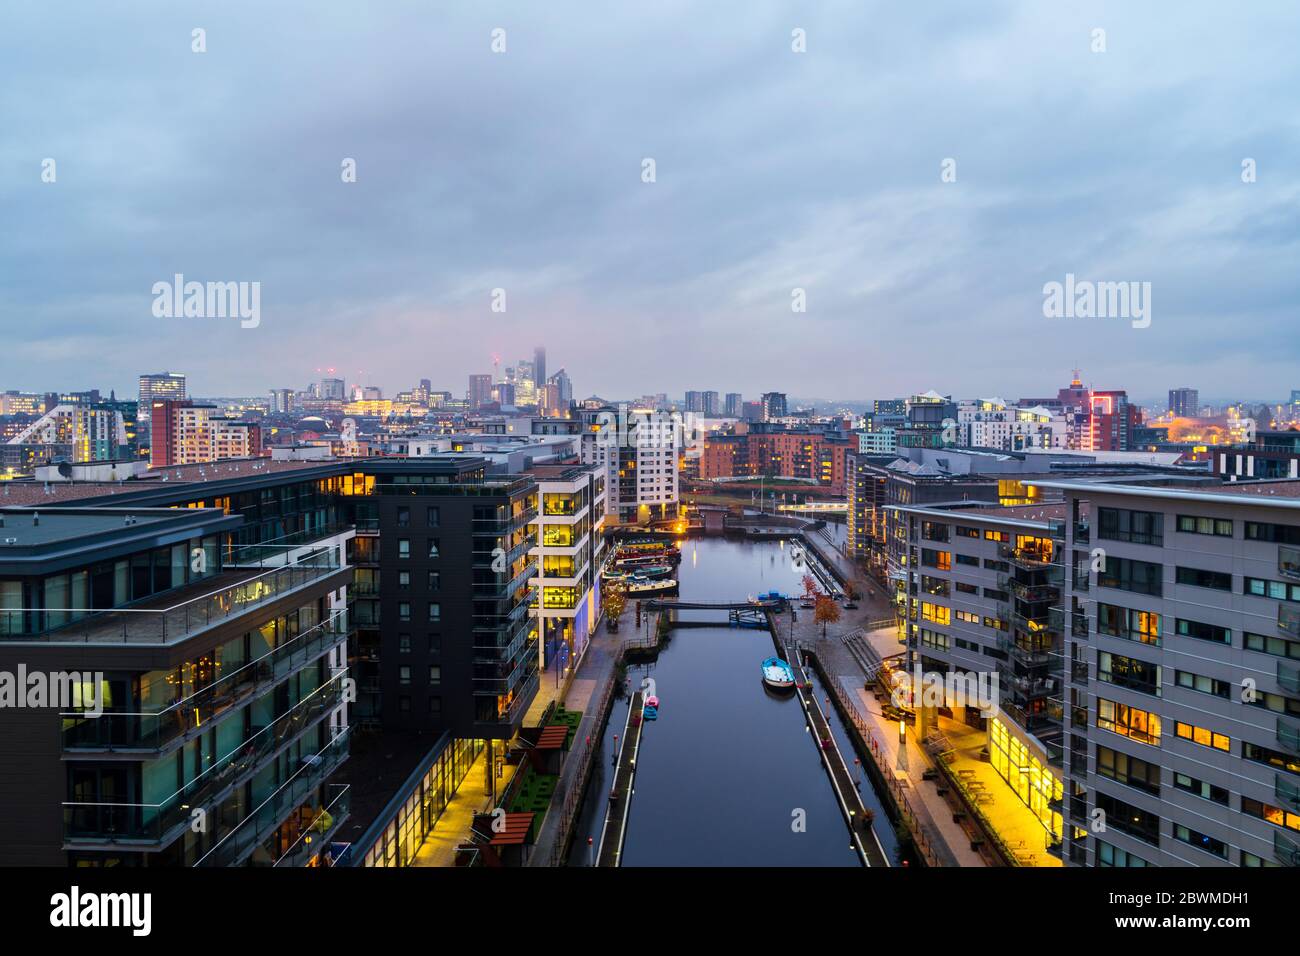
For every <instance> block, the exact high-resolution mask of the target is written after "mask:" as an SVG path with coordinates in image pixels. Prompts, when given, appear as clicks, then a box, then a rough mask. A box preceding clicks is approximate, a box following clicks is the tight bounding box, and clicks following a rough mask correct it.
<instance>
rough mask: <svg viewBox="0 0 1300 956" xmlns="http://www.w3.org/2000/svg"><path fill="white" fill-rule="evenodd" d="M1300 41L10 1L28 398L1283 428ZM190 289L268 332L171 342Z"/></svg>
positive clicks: (1232, 29)
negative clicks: (524, 383)
mask: <svg viewBox="0 0 1300 956" xmlns="http://www.w3.org/2000/svg"><path fill="white" fill-rule="evenodd" d="M196 27H197V28H203V29H204V30H205V31H206V44H207V52H206V53H202V54H198V53H194V52H192V51H191V44H192V40H191V31H192V30H193V29H194V28H196ZM498 27H500V28H503V29H504V30H505V31H506V52H505V53H502V54H497V53H493V52H492V49H491V46H490V44H491V39H492V38H491V31H492V30H493V29H494V28H498ZM795 28H801V29H803V30H804V31H806V35H807V52H806V53H802V54H799V53H794V52H792V50H791V31H792V30H794V29H795ZM1095 28H1102V29H1104V30H1105V44H1106V51H1105V52H1104V53H1096V52H1093V50H1092V46H1093V44H1094V39H1093V34H1092V31H1093V30H1094V29H1095ZM1298 38H1300V6H1297V5H1296V4H1294V3H1291V2H1276V3H1264V2H1257V3H1250V4H1245V5H1234V4H1227V3H1222V2H1218V3H1187V2H1177V3H1175V2H1163V3H1141V4H1135V3H1057V2H1051V3H1048V2H1042V0H1026V2H1023V3H1013V2H995V0H985V2H981V3H978V4H971V3H956V2H954V3H931V2H927V3H919V4H918V3H898V2H889V3H865V2H861V0H855V2H842V3H840V2H818V3H809V4H792V3H768V2H760V0H745V2H736V3H718V2H709V3H705V2H695V3H685V2H672V0H657V2H654V3H622V2H620V3H609V4H597V3H584V4H574V3H545V4H542V3H526V2H524V0H512V2H507V3H482V2H469V0H465V2H433V0H420V2H411V3H397V2H373V3H359V2H358V3H351V2H346V3H345V2H320V0H316V2H311V3H305V2H304V3H286V2H276V3H238V2H228V0H222V2H219V3H218V2H212V3H205V2H194V3H178V2H175V0H168V2H158V3H142V2H128V3H121V4H111V5H109V4H103V3H95V4H91V3H85V4H82V3H57V4H56V3H51V2H40V3H13V2H11V3H6V4H5V5H4V6H3V7H2V8H0V76H3V78H4V81H5V82H4V83H3V84H0V119H2V121H3V124H4V125H3V134H2V135H0V216H3V221H4V228H3V230H2V231H0V244H2V245H3V248H2V249H0V322H2V323H3V332H4V336H3V342H2V344H0V388H22V389H31V390H37V389H49V388H63V389H72V388H86V387H93V386H98V387H100V388H102V389H104V390H107V389H109V388H116V389H118V390H119V393H121V392H126V393H128V394H131V393H133V391H134V382H135V377H136V376H137V375H138V374H139V373H141V372H149V371H159V370H163V369H172V370H177V371H184V372H186V373H188V374H189V376H190V380H191V391H193V392H194V393H197V394H207V395H211V394H225V395H229V394H254V393H256V394H261V393H265V391H266V390H267V389H269V388H272V387H284V386H294V387H303V386H304V385H305V384H306V383H307V382H309V381H311V380H312V379H314V378H318V377H319V374H318V373H317V371H316V370H317V369H319V368H325V367H334V368H336V369H338V371H339V373H340V374H342V375H343V376H344V377H345V378H347V379H348V381H349V382H354V381H359V380H362V381H364V382H365V383H374V384H379V385H382V386H384V387H385V389H386V390H387V393H388V394H391V393H392V392H394V391H396V390H397V389H398V388H404V387H409V386H410V385H411V384H412V383H414V382H415V381H416V380H417V379H419V378H421V377H429V378H431V379H433V381H434V384H435V387H438V388H447V389H450V390H452V391H455V392H458V393H460V392H463V391H464V389H465V375H466V374H467V373H469V372H482V371H490V369H491V355H492V353H494V352H495V353H499V354H500V355H501V357H502V360H503V361H502V364H503V366H504V365H507V364H510V363H511V362H513V360H514V359H516V358H518V357H523V356H526V355H531V352H532V347H533V346H534V345H535V344H537V343H539V342H544V343H545V344H546V345H547V347H548V353H549V366H550V368H551V369H552V370H554V369H557V368H559V367H561V366H564V367H567V368H568V370H569V372H570V375H571V376H572V377H573V379H574V382H575V388H576V391H577V393H578V395H579V396H585V395H588V394H591V393H593V392H595V393H599V394H602V395H606V396H627V395H639V394H641V393H642V392H645V391H665V390H666V391H668V392H670V393H673V394H679V395H680V393H681V392H682V390H684V389H688V388H699V389H717V390H719V391H740V392H743V393H745V394H746V395H747V396H749V395H756V394H757V393H758V392H759V391H760V390H767V389H780V390H784V391H788V392H790V393H792V394H796V395H820V396H825V397H833V398H846V399H847V398H869V397H885V396H890V395H895V394H904V393H910V392H915V391H922V390H925V389H927V388H938V389H940V390H942V391H945V392H953V393H956V394H958V395H962V396H971V395H986V396H987V395H995V394H996V395H1003V396H1005V397H1015V396H1020V395H1042V394H1050V393H1054V391H1055V389H1056V388H1057V387H1058V386H1060V385H1061V384H1063V383H1064V381H1065V380H1066V379H1068V375H1069V370H1070V369H1071V368H1072V367H1073V366H1075V365H1078V366H1080V367H1082V368H1083V370H1084V376H1085V379H1086V380H1088V381H1090V382H1092V383H1094V384H1095V385H1097V386H1098V387H1127V388H1128V389H1129V391H1130V392H1131V393H1132V394H1134V395H1136V396H1138V397H1144V396H1152V395H1158V394H1161V393H1163V391H1164V390H1165V389H1168V388H1170V387H1173V386H1177V385H1192V386H1197V387H1199V388H1200V389H1201V393H1202V395H1203V396H1206V397H1214V396H1222V397H1227V396H1237V395H1240V396H1249V397H1260V398H1270V397H1276V398H1280V397H1282V396H1284V395H1286V394H1287V392H1288V391H1289V390H1290V389H1291V388H1293V387H1296V388H1300V371H1298V370H1297V369H1296V359H1297V352H1298V351H1300V334H1297V302H1300V295H1298V292H1300V268H1298V266H1300V148H1298V147H1300V96H1297V90H1300V75H1298V74H1300V57H1297V56H1296V54H1295V47H1296V42H1297V39H1298ZM647 157H650V158H653V159H654V160H655V163H656V174H657V181H656V182H654V183H644V182H642V175H641V174H642V160H643V159H644V158H647ZM46 158H53V159H54V160H55V161H56V163H57V181H56V182H55V183H52V184H51V183H45V182H42V179H41V174H42V161H43V160H44V159H46ZM345 158H353V159H355V160H356V163H357V182H355V183H344V182H343V181H342V179H341V176H340V171H341V163H342V161H343V160H344V159H345ZM947 158H952V159H955V161H956V171H957V178H956V182H950V183H944V182H942V181H941V177H940V172H941V163H943V161H944V160H945V159H947ZM1246 158H1250V159H1253V160H1254V161H1255V162H1256V164H1257V176H1258V179H1257V181H1256V182H1254V183H1243V182H1242V161H1243V159H1246ZM175 273H183V274H184V275H185V276H186V278H187V279H194V280H199V281H209V280H210V281H257V282H260V283H261V310H262V312H261V324H260V325H259V326H258V327H257V328H255V329H244V328H241V327H240V325H239V322H238V321H237V320H231V319H196V318H190V319H184V318H156V317H155V316H154V315H153V312H152V310H151V306H152V301H153V296H152V293H151V288H152V286H153V284H154V283H155V282H158V281H170V280H171V277H172V276H173V274H175ZM1067 273H1073V274H1075V275H1076V276H1078V277H1079V278H1083V279H1092V280H1099V281H1100V280H1116V281H1139V282H1141V281H1147V282H1150V283H1151V285H1152V322H1151V325H1150V327H1149V328H1145V329H1137V328H1133V327H1132V325H1131V324H1130V323H1129V322H1127V321H1124V320H1119V319H1047V318H1044V316H1043V293H1042V289H1043V284H1044V283H1046V282H1051V281H1063V280H1064V278H1065V276H1066V274H1067ZM498 287H499V288H504V289H505V290H506V295H507V305H508V311H507V312H506V313H504V314H499V313H494V312H492V311H491V310H490V304H491V291H492V289H494V288H498ZM795 287H799V288H803V289H805V290H806V294H807V312H806V313H803V314H795V313H792V311H791V290H792V289H793V288H795Z"/></svg>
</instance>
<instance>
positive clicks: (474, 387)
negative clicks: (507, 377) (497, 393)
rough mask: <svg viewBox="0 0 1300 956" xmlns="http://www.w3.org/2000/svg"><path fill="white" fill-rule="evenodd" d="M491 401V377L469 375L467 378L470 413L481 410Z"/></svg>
mask: <svg viewBox="0 0 1300 956" xmlns="http://www.w3.org/2000/svg"><path fill="white" fill-rule="evenodd" d="M491 401H492V376H491V375H471V376H470V377H469V407H470V410H471V411H475V410H477V409H480V408H482V407H483V406H484V405H487V404H488V403H489V402H491Z"/></svg>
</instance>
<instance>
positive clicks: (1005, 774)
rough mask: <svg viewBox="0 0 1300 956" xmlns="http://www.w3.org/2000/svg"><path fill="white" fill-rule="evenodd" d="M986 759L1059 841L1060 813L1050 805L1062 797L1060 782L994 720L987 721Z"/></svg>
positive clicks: (1004, 727)
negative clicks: (987, 743) (987, 756)
mask: <svg viewBox="0 0 1300 956" xmlns="http://www.w3.org/2000/svg"><path fill="white" fill-rule="evenodd" d="M989 760H990V762H991V763H992V764H993V769H994V770H996V771H997V772H998V776H1000V777H1001V778H1002V779H1003V780H1005V781H1006V782H1007V785H1008V786H1009V787H1010V788H1011V789H1012V790H1013V791H1014V792H1015V794H1016V796H1018V797H1019V798H1020V800H1021V802H1023V803H1024V804H1025V805H1026V806H1027V807H1029V809H1030V810H1032V811H1033V812H1034V815H1035V816H1036V817H1038V819H1039V822H1041V823H1042V824H1043V828H1044V829H1045V830H1048V831H1049V832H1050V833H1051V834H1052V836H1054V837H1056V838H1057V839H1058V840H1059V839H1060V837H1061V814H1060V813H1058V812H1057V811H1055V810H1053V809H1052V808H1051V806H1050V803H1051V801H1052V800H1060V799H1061V798H1062V796H1063V793H1064V788H1063V786H1062V784H1061V781H1060V779H1059V778H1058V777H1056V776H1055V775H1054V774H1053V773H1052V771H1051V769H1050V768H1049V767H1048V765H1046V764H1044V763H1042V762H1041V761H1040V760H1039V759H1038V757H1037V756H1035V755H1034V754H1033V753H1032V752H1031V751H1030V750H1029V748H1028V747H1026V746H1025V744H1024V743H1023V742H1022V741H1021V740H1020V738H1018V737H1016V736H1014V735H1013V734H1012V733H1011V732H1010V731H1008V730H1007V727H1006V725H1005V724H1004V723H1002V721H1001V720H999V719H997V718H996V717H995V718H993V719H992V720H990V721H989Z"/></svg>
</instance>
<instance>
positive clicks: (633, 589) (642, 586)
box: [627, 578, 677, 594]
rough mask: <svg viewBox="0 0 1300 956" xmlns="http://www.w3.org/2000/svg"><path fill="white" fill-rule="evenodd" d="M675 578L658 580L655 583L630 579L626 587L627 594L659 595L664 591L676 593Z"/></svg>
mask: <svg viewBox="0 0 1300 956" xmlns="http://www.w3.org/2000/svg"><path fill="white" fill-rule="evenodd" d="M676 590H677V579H676V578H660V579H659V580H657V581H645V580H641V579H638V578H631V579H630V580H629V582H628V585H627V593H628V594H659V593H661V592H664V591H676Z"/></svg>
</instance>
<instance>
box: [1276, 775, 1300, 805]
mask: <svg viewBox="0 0 1300 956" xmlns="http://www.w3.org/2000/svg"><path fill="white" fill-rule="evenodd" d="M1273 794H1274V796H1276V797H1277V798H1278V800H1280V801H1281V802H1282V803H1283V804H1284V805H1286V806H1288V807H1290V808H1291V809H1292V810H1295V811H1300V784H1295V783H1292V782H1291V780H1289V779H1288V778H1286V777H1283V776H1282V775H1281V774H1274V775H1273Z"/></svg>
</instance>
